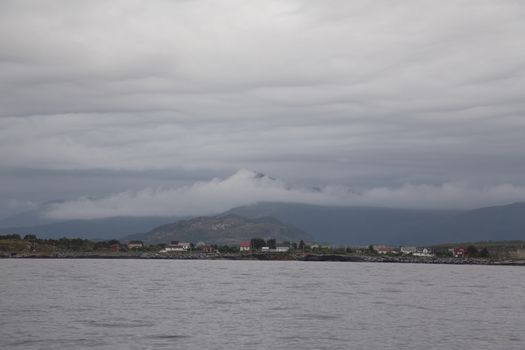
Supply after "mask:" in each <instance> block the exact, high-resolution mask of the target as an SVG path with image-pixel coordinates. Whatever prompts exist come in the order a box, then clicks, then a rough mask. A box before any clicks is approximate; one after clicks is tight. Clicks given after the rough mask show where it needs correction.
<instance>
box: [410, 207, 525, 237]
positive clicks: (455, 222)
mask: <svg viewBox="0 0 525 350" xmlns="http://www.w3.org/2000/svg"><path fill="white" fill-rule="evenodd" d="M425 236H427V237H425ZM422 238H425V241H429V242H431V243H444V242H472V241H502V240H524V239H525V203H513V204H508V205H502V206H493V207H485V208H479V209H474V210H469V211H463V212H459V213H457V214H456V215H453V216H452V217H450V218H448V219H447V220H444V221H443V222H441V223H440V225H439V226H437V227H432V226H428V227H426V228H425V230H422V231H421V232H420V234H419V235H416V236H412V237H410V239H411V240H412V241H416V242H417V241H419V240H421V239H422Z"/></svg>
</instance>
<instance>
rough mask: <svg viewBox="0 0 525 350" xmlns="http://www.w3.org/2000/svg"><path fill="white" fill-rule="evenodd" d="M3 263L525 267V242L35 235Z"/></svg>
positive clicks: (14, 242) (12, 246)
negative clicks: (117, 260)
mask: <svg viewBox="0 0 525 350" xmlns="http://www.w3.org/2000/svg"><path fill="white" fill-rule="evenodd" d="M0 257H1V258H122V259H125V258H136V259H219V260H220V259H227V260H300V261H365V262H366V261H368V262H402V263H403V262H405V263H406V262H408V263H434V264H494V265H498V264H518V265H520V264H525V242H523V241H501V242H479V243H469V244H465V245H459V244H458V245H453V244H442V245H435V246H397V247H395V246H388V245H368V246H351V245H330V244H320V243H315V242H308V243H305V242H304V241H302V240H301V241H299V242H289V241H284V242H277V241H276V240H275V239H267V240H264V239H262V238H253V239H251V240H249V241H241V242H238V243H232V244H214V243H206V242H202V241H199V242H197V243H193V242H187V241H186V242H181V241H170V243H168V244H163V243H160V244H145V243H144V242H143V241H140V240H131V241H127V242H120V241H118V240H109V241H92V240H87V239H80V238H60V239H40V238H38V237H37V236H36V235H32V234H29V235H25V236H24V237H21V236H20V235H18V234H10V235H3V236H2V235H0Z"/></svg>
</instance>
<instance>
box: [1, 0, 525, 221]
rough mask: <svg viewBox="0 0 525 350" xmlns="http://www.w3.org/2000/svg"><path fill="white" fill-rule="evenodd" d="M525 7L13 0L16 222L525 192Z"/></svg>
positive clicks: (430, 204) (466, 200) (4, 88)
mask: <svg viewBox="0 0 525 350" xmlns="http://www.w3.org/2000/svg"><path fill="white" fill-rule="evenodd" d="M523 18H525V3H524V2H523V1H519V0H515V1H512V0H499V1H492V0H490V1H487V0H454V1H452V0H451V1H447V0H445V1H439V2H438V1H427V0H404V1H396V0H388V1H387V0H384V1H381V0H378V1H373V2H371V1H364V0H362V1H355V0H341V1H340V0H332V1H313V0H295V1H292V0H279V1H271V0H261V1H259V0H254V1H237V0H222V1H208V0H179V1H172V0H169V1H168V0H166V1H161V0H151V1H147V2H144V1H133V0H127V1H117V0H105V1H76V0H61V1H53V0H39V1H36V0H33V1H26V0H3V1H1V2H0V217H5V216H9V215H12V214H14V213H16V212H21V211H25V210H30V209H32V208H35V207H38V205H39V204H41V203H45V202H47V201H55V200H60V201H62V202H60V203H59V204H54V206H53V209H52V210H50V211H47V212H46V214H45V215H48V216H49V217H53V218H59V219H68V218H99V217H107V216H112V215H131V216H141V215H197V214H208V213H214V212H219V211H222V210H227V209H229V207H231V206H235V205H243V204H249V203H254V202H257V201H263V200H275V201H297V202H304V203H313V204H336V205H370V206H390V207H403V208H441V209H458V208H460V209H468V208H476V207H481V206H487V205H498V204H506V203H510V202H516V201H525V178H524V176H523V174H524V173H525V137H524V136H525V45H524V39H523V38H524V37H525V21H523ZM258 173H262V174H266V175H267V176H262V177H261V176H259V175H258Z"/></svg>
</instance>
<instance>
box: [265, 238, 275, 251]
mask: <svg viewBox="0 0 525 350" xmlns="http://www.w3.org/2000/svg"><path fill="white" fill-rule="evenodd" d="M266 244H267V245H268V247H269V248H270V249H276V248H277V241H276V240H275V238H271V239H269V240H268V242H266Z"/></svg>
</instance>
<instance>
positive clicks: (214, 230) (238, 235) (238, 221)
mask: <svg viewBox="0 0 525 350" xmlns="http://www.w3.org/2000/svg"><path fill="white" fill-rule="evenodd" d="M251 238H263V239H265V240H267V239H270V238H274V239H276V240H277V241H278V242H282V241H293V242H299V241H300V240H301V239H302V240H304V241H306V242H313V241H314V239H313V238H312V236H311V235H310V234H308V233H306V232H305V231H302V230H300V229H298V228H295V227H293V226H291V225H285V224H283V223H281V222H280V221H279V220H277V219H275V218H271V217H259V218H253V219H248V218H245V217H242V216H239V215H235V214H227V215H218V216H211V217H210V216H206V217H204V216H203V217H196V218H193V219H188V220H180V221H178V222H175V223H172V224H167V225H162V226H159V227H157V228H155V229H153V230H152V231H150V232H148V233H144V234H135V235H131V236H128V237H125V238H124V239H126V240H142V241H144V242H145V243H148V244H157V243H169V242H171V241H181V242H183V241H184V242H195V243H197V242H199V241H202V242H206V243H215V244H228V245H230V244H239V242H241V241H249V240H250V239H251Z"/></svg>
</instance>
